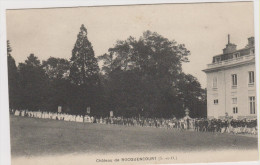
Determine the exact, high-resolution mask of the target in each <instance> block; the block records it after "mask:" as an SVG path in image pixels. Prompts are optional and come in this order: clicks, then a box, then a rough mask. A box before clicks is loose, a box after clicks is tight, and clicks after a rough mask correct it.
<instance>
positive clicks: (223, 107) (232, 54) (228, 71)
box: [203, 35, 257, 119]
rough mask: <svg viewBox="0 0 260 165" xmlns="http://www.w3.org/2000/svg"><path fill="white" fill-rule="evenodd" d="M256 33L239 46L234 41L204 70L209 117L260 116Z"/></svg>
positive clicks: (239, 117)
mask: <svg viewBox="0 0 260 165" xmlns="http://www.w3.org/2000/svg"><path fill="white" fill-rule="evenodd" d="M254 45H255V44H254V37H250V38H248V44H247V45H246V46H245V48H243V49H239V50H237V46H236V45H235V44H232V43H230V36H229V35H228V44H227V45H226V47H225V48H224V49H223V54H220V55H216V56H214V57H213V60H212V63H211V64H208V65H207V68H206V69H205V70H203V71H204V72H205V73H206V75H207V117H208V118H224V117H225V116H227V115H228V116H232V117H233V118H237V119H241V118H245V117H246V118H256V117H257V108H256V107H257V106H256V82H255V46H254Z"/></svg>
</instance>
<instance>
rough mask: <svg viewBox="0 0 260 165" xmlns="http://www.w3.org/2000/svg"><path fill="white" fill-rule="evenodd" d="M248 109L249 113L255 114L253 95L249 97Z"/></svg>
mask: <svg viewBox="0 0 260 165" xmlns="http://www.w3.org/2000/svg"><path fill="white" fill-rule="evenodd" d="M249 109H250V114H255V97H254V96H251V97H249Z"/></svg>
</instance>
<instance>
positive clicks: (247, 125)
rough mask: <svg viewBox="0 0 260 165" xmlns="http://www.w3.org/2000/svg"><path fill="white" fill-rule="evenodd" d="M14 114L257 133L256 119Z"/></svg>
mask: <svg viewBox="0 0 260 165" xmlns="http://www.w3.org/2000/svg"><path fill="white" fill-rule="evenodd" d="M11 114H13V115H15V116H24V117H33V118H42V119H54V120H63V121H74V122H82V123H99V124H113V125H124V126H139V127H155V128H166V129H175V130H193V131H198V132H220V133H233V134H254V135H256V134H257V131H258V130H257V119H241V120H238V119H231V118H226V119H206V118H201V119H199V118H195V119H192V118H190V117H188V116H186V117H184V118H181V119H176V118H172V119H164V118H145V117H132V118H126V117H115V116H111V117H104V118H102V117H100V118H97V117H94V116H90V115H84V116H83V115H72V114H66V113H57V112H56V113H54V112H42V111H27V110H12V111H11Z"/></svg>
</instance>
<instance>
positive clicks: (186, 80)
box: [177, 73, 207, 117]
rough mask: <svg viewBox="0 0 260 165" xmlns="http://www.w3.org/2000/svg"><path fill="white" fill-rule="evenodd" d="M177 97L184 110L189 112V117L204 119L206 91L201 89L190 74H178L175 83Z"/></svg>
mask: <svg viewBox="0 0 260 165" xmlns="http://www.w3.org/2000/svg"><path fill="white" fill-rule="evenodd" d="M177 88H178V91H179V92H178V97H179V98H181V100H182V102H183V104H184V106H185V108H188V109H189V110H190V116H191V117H205V116H206V111H207V107H206V104H207V101H206V91H205V90H204V89H202V88H201V85H200V83H199V82H198V80H197V78H195V77H194V76H192V75H190V74H184V73H182V74H180V78H179V81H178V83H177Z"/></svg>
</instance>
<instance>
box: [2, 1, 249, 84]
mask: <svg viewBox="0 0 260 165" xmlns="http://www.w3.org/2000/svg"><path fill="white" fill-rule="evenodd" d="M6 15H7V17H6V21H7V22H6V26H7V27H6V29H7V39H8V40H10V44H11V47H12V50H13V51H12V53H11V54H12V56H13V57H14V59H15V60H16V64H18V63H20V62H24V61H25V60H26V58H27V57H28V56H29V54H31V53H34V54H35V55H36V56H37V57H39V59H40V60H46V59H48V58H49V57H59V58H66V59H68V60H69V58H70V57H71V54H72V53H71V51H72V49H73V47H74V44H75V42H76V39H77V34H78V33H79V30H80V26H81V25H82V24H84V25H85V27H86V28H87V30H88V39H89V41H90V42H91V43H92V46H93V49H94V52H95V56H96V57H97V56H100V55H102V54H104V53H106V52H107V51H108V49H109V48H111V47H113V45H114V44H115V43H116V41H117V40H125V39H127V38H128V37H129V36H133V37H135V38H139V37H140V36H141V35H142V33H143V32H144V31H146V30H150V31H153V32H157V33H159V34H160V35H162V36H164V37H166V38H168V39H169V40H175V41H176V42H177V43H178V44H185V46H186V48H187V49H188V50H190V52H191V55H190V57H189V60H190V62H189V63H185V64H183V71H184V72H185V73H189V74H192V75H193V76H195V77H197V79H198V80H199V82H200V83H201V85H202V87H203V88H206V74H205V73H204V72H203V71H202V70H203V69H206V67H207V64H209V63H211V62H212V57H213V56H214V55H218V54H221V53H222V49H223V48H224V47H225V45H226V44H227V35H228V34H230V36H231V43H235V44H236V45H237V47H238V49H240V48H243V47H245V46H246V44H247V38H249V37H251V36H254V11H253V3H252V2H228V3H227V2H226V3H193V4H160V5H131V6H102V7H74V8H49V9H23V10H21V9H16V10H7V13H6Z"/></svg>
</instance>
